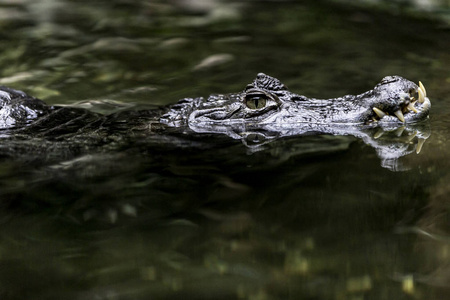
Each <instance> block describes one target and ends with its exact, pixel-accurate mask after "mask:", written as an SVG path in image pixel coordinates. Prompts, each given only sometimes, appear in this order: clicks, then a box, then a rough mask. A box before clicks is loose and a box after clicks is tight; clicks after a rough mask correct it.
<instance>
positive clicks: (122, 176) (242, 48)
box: [0, 0, 450, 300]
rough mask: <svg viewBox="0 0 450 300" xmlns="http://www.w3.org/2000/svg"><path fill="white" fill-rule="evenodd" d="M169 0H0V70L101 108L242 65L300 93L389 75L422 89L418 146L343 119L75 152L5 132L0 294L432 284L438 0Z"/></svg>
mask: <svg viewBox="0 0 450 300" xmlns="http://www.w3.org/2000/svg"><path fill="white" fill-rule="evenodd" d="M362 2H364V1H361V2H358V3H362ZM187 3H189V2H188V1H172V2H170V3H166V2H163V1H156V2H155V1H131V0H130V1H125V0H122V1H56V0H55V1H51V0H47V1H17V2H16V1H7V0H3V1H0V41H1V43H0V77H1V79H0V84H2V85H8V86H11V87H14V88H17V89H22V90H25V91H27V92H28V93H30V94H32V95H35V96H38V97H41V98H42V99H44V100H45V101H46V102H48V103H51V104H73V103H75V102H78V101H86V100H89V101H88V102H87V103H88V104H89V103H90V104H92V103H100V104H102V103H103V104H104V103H109V104H108V105H106V106H105V107H106V108H105V107H102V106H101V105H97V106H96V107H95V109H97V110H100V111H102V110H104V111H111V110H115V109H122V108H123V107H128V106H139V107H140V106H144V107H145V106H154V105H162V104H168V103H173V102H175V101H176V100H178V99H180V98H183V97H192V96H206V95H209V94H210V93H226V92H236V91H240V90H242V89H243V88H244V87H245V86H246V84H247V83H249V82H251V80H252V79H253V78H254V77H255V75H256V74H257V73H258V72H264V73H266V74H270V75H272V76H275V77H277V78H279V79H281V80H282V81H283V82H284V83H285V84H286V85H287V86H289V88H290V89H291V90H293V91H296V92H299V93H302V94H305V95H308V96H314V97H336V96H341V95H344V94H355V93H360V92H363V91H365V90H368V89H370V88H371V87H373V86H374V85H375V84H376V83H377V82H378V81H379V80H380V79H381V78H382V77H384V76H386V75H393V74H398V75H401V76H403V77H406V78H408V79H411V80H413V81H415V82H417V81H418V80H421V81H422V82H423V83H424V84H425V86H426V87H427V90H428V94H429V97H430V99H431V101H432V112H431V118H430V121H429V122H428V123H429V127H430V128H431V129H430V136H429V138H428V139H427V140H426V141H425V144H424V145H423V147H422V150H421V152H420V154H416V153H415V151H410V152H411V153H410V154H408V155H405V156H404V157H402V158H400V159H398V160H397V159H394V160H389V161H388V163H387V164H386V163H385V161H383V160H381V159H380V157H379V156H378V155H377V153H376V151H375V149H374V148H373V147H371V146H369V145H367V144H366V143H364V142H363V141H362V140H358V139H356V138H352V137H348V136H343V137H340V136H337V137H333V136H303V137H291V138H287V139H280V140H277V141H275V142H272V143H268V144H266V145H264V146H263V147H260V148H258V149H257V150H258V151H256V150H254V149H253V150H252V148H248V147H246V146H244V145H243V144H242V143H241V142H240V141H235V140H232V139H231V138H228V137H226V136H223V137H214V136H213V137H211V136H207V137H205V138H202V139H191V138H189V137H183V136H177V138H176V140H174V139H173V137H172V138H170V139H167V140H163V139H161V140H158V141H156V142H155V141H153V140H151V138H148V139H146V138H144V139H143V140H142V141H141V142H140V143H137V145H133V147H125V148H124V149H123V151H118V152H117V151H114V152H105V153H104V152H101V153H98V152H93V153H89V154H83V155H81V154H80V155H76V156H75V157H74V156H73V153H61V151H60V150H58V149H59V148H57V147H56V148H55V147H54V146H53V144H52V142H51V141H49V142H48V143H42V141H40V142H39V143H36V142H35V141H24V142H23V143H26V142H27V143H28V144H27V147H25V149H26V151H24V152H23V153H22V152H20V149H24V147H19V146H18V147H17V149H19V150H14V149H9V152H13V153H15V155H13V157H2V158H1V160H0V197H1V198H0V199H1V202H0V203H1V208H0V222H1V226H0V298H1V299H180V298H182V297H184V298H187V299H251V300H263V299H264V300H265V299H427V300H428V299H448V298H449V294H450V284H449V282H450V227H449V226H450V222H449V208H450V202H449V199H450V198H449V197H450V188H449V187H448V184H447V183H448V180H449V179H450V175H449V172H448V170H449V167H450V163H449V161H450V160H449V159H448V158H449V154H450V153H449V152H448V146H449V140H448V137H449V134H450V122H449V121H448V119H449V117H450V109H449V108H448V105H447V103H448V101H450V98H449V96H448V95H449V94H450V73H449V64H450V52H449V51H448V49H450V34H449V23H448V19H449V18H448V16H449V6H448V2H447V3H446V2H445V1H441V3H440V4H439V5H437V6H427V7H423V6H415V7H412V6H408V5H406V4H405V3H406V2H405V1H398V2H397V1H392V2H387V1H380V2H379V3H378V5H376V6H364V5H362V6H348V5H343V4H336V3H334V2H324V1H298V2H275V1H274V2H257V1H252V2H233V3H229V2H226V3H216V2H215V1H204V2H203V5H201V6H195V5H193V4H190V5H188V4H187ZM193 3H196V2H195V1H194V2H193ZM436 3H437V2H436ZM92 100H96V102H95V101H94V102H93V101H92ZM97 100H100V101H97ZM108 101H109V102H108ZM416 142H417V141H413V142H412V145H411V147H413V150H414V149H415V148H414V147H415V145H414V143H416ZM149 145H150V146H151V147H149ZM395 170H401V171H395Z"/></svg>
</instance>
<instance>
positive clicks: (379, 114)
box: [372, 107, 386, 119]
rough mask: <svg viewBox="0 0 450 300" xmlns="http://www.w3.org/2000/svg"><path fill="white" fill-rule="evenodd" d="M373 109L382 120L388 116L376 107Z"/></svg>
mask: <svg viewBox="0 0 450 300" xmlns="http://www.w3.org/2000/svg"><path fill="white" fill-rule="evenodd" d="M372 109H373V111H374V112H375V113H376V114H377V116H378V117H380V119H381V118H382V117H384V116H385V115H386V114H385V113H384V112H383V111H382V110H381V109H379V108H376V107H374V108H372Z"/></svg>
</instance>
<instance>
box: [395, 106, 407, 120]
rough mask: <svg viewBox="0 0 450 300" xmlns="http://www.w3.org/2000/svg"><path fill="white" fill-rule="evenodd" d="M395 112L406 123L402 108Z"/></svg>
mask: <svg viewBox="0 0 450 300" xmlns="http://www.w3.org/2000/svg"><path fill="white" fill-rule="evenodd" d="M394 114H395V115H396V116H397V118H398V119H399V120H400V121H402V122H403V123H405V117H404V116H403V113H402V110H401V109H399V110H397V111H396V112H394Z"/></svg>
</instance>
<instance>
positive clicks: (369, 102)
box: [161, 73, 431, 132]
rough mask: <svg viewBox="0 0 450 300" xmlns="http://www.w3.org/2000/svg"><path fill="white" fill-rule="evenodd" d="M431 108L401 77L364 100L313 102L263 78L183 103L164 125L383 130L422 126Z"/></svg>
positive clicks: (420, 92) (389, 78) (389, 79)
mask: <svg viewBox="0 0 450 300" xmlns="http://www.w3.org/2000/svg"><path fill="white" fill-rule="evenodd" d="M430 107H431V103H430V100H429V99H428V98H427V94H426V90H425V87H424V86H423V84H422V83H420V82H419V85H416V84H415V83H413V82H411V81H409V80H407V79H404V78H402V77H400V76H387V77H385V78H383V80H382V81H381V82H380V83H379V84H377V85H376V86H375V88H374V89H372V90H370V91H368V92H365V93H363V94H360V95H347V96H343V97H339V98H333V99H315V98H308V97H306V96H302V95H298V94H295V93H293V92H291V91H289V90H288V89H287V87H286V86H285V85H284V84H283V83H281V82H280V81H279V80H278V79H276V78H273V77H270V76H267V75H265V74H263V73H259V74H258V75H257V77H256V79H255V80H254V81H253V82H252V83H251V84H249V85H247V87H246V88H245V89H244V90H243V91H242V92H240V93H232V94H226V95H212V96H210V97H209V98H207V99H206V100H205V99H203V98H193V99H183V100H181V101H180V102H179V103H178V104H176V105H174V106H172V108H171V110H170V111H169V112H168V113H167V114H166V115H164V116H163V117H162V118H161V121H162V122H163V123H166V124H168V125H171V126H179V124H182V123H187V124H188V125H189V127H191V128H193V129H194V130H195V129H199V128H204V129H207V130H205V131H209V132H211V129H212V127H217V126H219V127H222V126H230V125H232V126H233V127H235V126H236V125H245V126H246V127H248V126H250V127H259V126H265V125H269V126H272V128H273V126H276V127H281V128H294V127H302V126H305V124H307V125H309V126H313V125H314V124H316V125H318V126H319V127H320V126H322V125H359V126H364V127H377V126H381V127H383V126H391V125H399V126H401V125H402V124H405V123H406V124H411V123H417V122H420V121H422V120H424V119H426V118H427V117H428V114H429V111H430ZM312 130H315V129H314V128H312ZM195 131H198V130H195ZM200 131H201V130H200ZM212 131H214V130H212ZM220 131H223V130H220ZM319 131H320V130H319Z"/></svg>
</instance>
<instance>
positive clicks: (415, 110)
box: [407, 102, 419, 113]
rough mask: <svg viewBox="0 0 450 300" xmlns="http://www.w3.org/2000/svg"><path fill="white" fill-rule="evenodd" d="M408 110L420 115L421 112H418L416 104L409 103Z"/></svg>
mask: <svg viewBox="0 0 450 300" xmlns="http://www.w3.org/2000/svg"><path fill="white" fill-rule="evenodd" d="M407 108H408V109H409V110H411V111H413V112H415V113H418V112H419V111H418V110H417V108H415V107H414V103H412V102H411V103H409V104H408V106H407Z"/></svg>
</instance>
